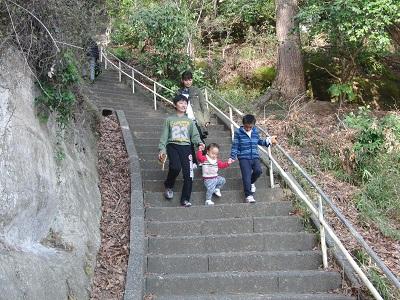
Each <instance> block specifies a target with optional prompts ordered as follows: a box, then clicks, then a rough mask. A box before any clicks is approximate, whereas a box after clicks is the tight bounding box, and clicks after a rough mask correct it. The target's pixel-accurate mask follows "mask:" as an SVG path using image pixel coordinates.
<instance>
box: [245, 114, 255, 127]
mask: <svg viewBox="0 0 400 300" xmlns="http://www.w3.org/2000/svg"><path fill="white" fill-rule="evenodd" d="M242 122H243V124H253V125H254V124H256V117H255V116H253V115H245V116H243V119H242Z"/></svg>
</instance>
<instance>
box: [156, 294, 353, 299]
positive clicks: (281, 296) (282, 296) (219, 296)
mask: <svg viewBox="0 0 400 300" xmlns="http://www.w3.org/2000/svg"><path fill="white" fill-rule="evenodd" d="M156 299H157V300H356V298H355V297H350V296H344V295H338V294H333V293H325V294H322V293H313V294H298V293H284V294H269V295H268V294H267V295H260V294H254V293H252V294H248V293H246V294H244V293H237V294H229V293H226V294H220V293H218V294H213V295H197V296H190V295H185V296H179V295H169V296H163V295H160V296H157V298H156Z"/></svg>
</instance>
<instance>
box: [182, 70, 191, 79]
mask: <svg viewBox="0 0 400 300" xmlns="http://www.w3.org/2000/svg"><path fill="white" fill-rule="evenodd" d="M188 79H193V74H192V72H191V71H189V70H187V71H185V72H183V73H182V81H183V80H188Z"/></svg>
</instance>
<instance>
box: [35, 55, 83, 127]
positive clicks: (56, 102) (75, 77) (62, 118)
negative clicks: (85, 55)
mask: <svg viewBox="0 0 400 300" xmlns="http://www.w3.org/2000/svg"><path fill="white" fill-rule="evenodd" d="M79 81H80V73H79V71H78V67H77V64H76V60H75V58H74V56H73V55H72V54H71V53H70V52H65V53H64V54H63V56H62V60H61V63H60V68H59V70H57V71H56V73H55V74H53V75H52V78H47V79H46V80H45V81H42V82H41V86H42V88H43V90H42V94H41V95H40V96H38V97H37V98H36V99H35V105H36V108H37V111H38V115H39V118H40V119H41V120H42V121H44V120H47V118H48V115H49V114H50V113H53V112H54V113H56V114H57V117H56V119H57V122H58V124H59V125H60V127H62V128H63V127H65V126H66V125H67V124H68V122H69V119H70V118H71V116H72V112H73V107H74V104H75V100H76V97H75V94H74V93H73V92H72V89H73V87H74V85H75V84H76V83H78V82H79Z"/></svg>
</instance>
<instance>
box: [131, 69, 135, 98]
mask: <svg viewBox="0 0 400 300" xmlns="http://www.w3.org/2000/svg"><path fill="white" fill-rule="evenodd" d="M134 93H135V71H134V70H133V69H132V94H134Z"/></svg>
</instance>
